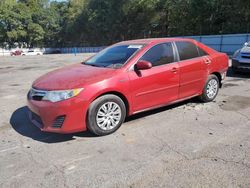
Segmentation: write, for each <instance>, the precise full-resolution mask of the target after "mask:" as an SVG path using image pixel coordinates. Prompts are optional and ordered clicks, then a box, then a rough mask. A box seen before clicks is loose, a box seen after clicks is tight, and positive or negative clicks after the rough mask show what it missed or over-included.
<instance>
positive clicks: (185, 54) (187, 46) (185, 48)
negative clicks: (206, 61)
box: [175, 41, 200, 61]
mask: <svg viewBox="0 0 250 188" xmlns="http://www.w3.org/2000/svg"><path fill="white" fill-rule="evenodd" d="M175 43H176V46H177V49H178V52H179V56H180V60H181V61H183V60H187V59H192V58H196V57H199V56H200V55H199V52H198V48H197V46H196V45H195V44H193V43H191V42H184V41H183V42H175Z"/></svg>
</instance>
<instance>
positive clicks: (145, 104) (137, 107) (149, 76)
mask: <svg viewBox="0 0 250 188" xmlns="http://www.w3.org/2000/svg"><path fill="white" fill-rule="evenodd" d="M140 59H141V60H146V61H149V62H151V63H152V65H153V67H152V68H151V69H148V70H141V71H140V72H139V73H138V72H136V71H130V72H129V77H130V92H131V96H132V100H133V109H134V111H141V110H144V109H147V108H151V107H154V106H159V105H163V104H166V103H168V102H170V101H174V100H176V99H177V98H178V90H179V70H178V66H179V65H178V62H175V56H174V50H173V45H172V43H163V44H158V45H156V46H153V47H152V48H151V49H149V50H148V51H147V52H146V53H145V54H144V55H143V56H142V57H141V58H140Z"/></svg>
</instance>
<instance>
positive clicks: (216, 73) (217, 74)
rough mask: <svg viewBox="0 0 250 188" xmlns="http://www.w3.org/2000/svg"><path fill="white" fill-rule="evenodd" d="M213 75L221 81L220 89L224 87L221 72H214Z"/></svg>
mask: <svg viewBox="0 0 250 188" xmlns="http://www.w3.org/2000/svg"><path fill="white" fill-rule="evenodd" d="M212 74H213V75H215V76H217V78H218V79H219V82H220V87H222V83H221V81H222V77H221V74H220V73H219V72H213V73H212Z"/></svg>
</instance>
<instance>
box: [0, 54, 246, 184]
mask: <svg viewBox="0 0 250 188" xmlns="http://www.w3.org/2000/svg"><path fill="white" fill-rule="evenodd" d="M87 56H89V54H87V55H86V54H85V55H83V54H78V55H77V56H74V55H47V56H36V57H0V106H1V109H0V187H25V188H29V187H31V188H34V187H48V188H51V187H88V188H89V187H246V188H247V187H250V94H249V93H250V75H249V74H238V75H233V74H232V73H231V72H230V71H229V73H228V77H227V79H226V81H225V83H224V86H223V88H222V89H221V90H220V93H219V95H218V97H217V99H216V101H215V102H212V103H207V104H202V103H199V101H197V100H196V99H192V100H189V101H186V102H182V103H179V104H176V105H171V106H168V107H164V108H160V109H157V110H153V111H149V112H145V113H141V114H138V115H136V116H132V117H130V118H128V119H127V121H126V123H124V124H123V126H122V127H121V128H120V129H119V130H118V131H117V132H116V133H114V134H112V135H109V136H105V137H95V136H93V135H92V134H90V133H88V132H83V133H78V134H71V135H58V134H51V133H42V132H40V131H39V130H38V129H37V128H36V127H34V126H33V125H32V124H31V123H30V122H29V120H28V118H27V114H26V113H27V107H26V94H27V91H28V90H29V88H30V86H31V83H32V81H33V80H34V79H35V78H37V77H38V76H40V75H41V74H44V73H46V72H48V71H50V70H53V69H56V68H58V67H63V66H65V65H67V64H72V63H77V62H80V61H81V60H82V59H84V58H86V57H87Z"/></svg>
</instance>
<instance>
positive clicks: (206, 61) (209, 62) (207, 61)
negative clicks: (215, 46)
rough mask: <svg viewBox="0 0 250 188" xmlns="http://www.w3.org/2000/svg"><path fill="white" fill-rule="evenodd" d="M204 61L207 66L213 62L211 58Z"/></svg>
mask: <svg viewBox="0 0 250 188" xmlns="http://www.w3.org/2000/svg"><path fill="white" fill-rule="evenodd" d="M204 61H205V64H207V65H210V64H211V63H212V61H211V60H210V59H209V58H205V59H204Z"/></svg>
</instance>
